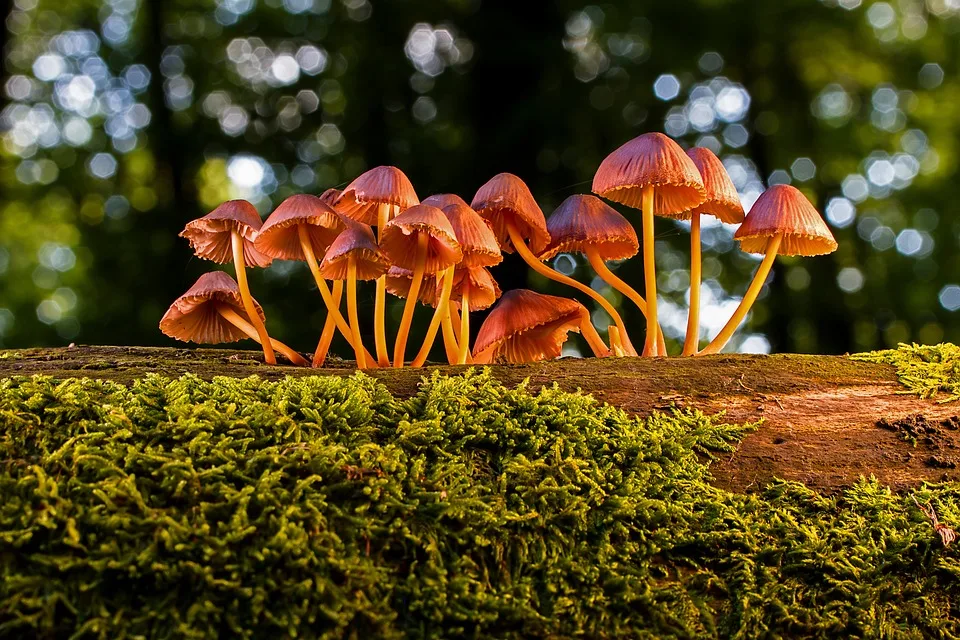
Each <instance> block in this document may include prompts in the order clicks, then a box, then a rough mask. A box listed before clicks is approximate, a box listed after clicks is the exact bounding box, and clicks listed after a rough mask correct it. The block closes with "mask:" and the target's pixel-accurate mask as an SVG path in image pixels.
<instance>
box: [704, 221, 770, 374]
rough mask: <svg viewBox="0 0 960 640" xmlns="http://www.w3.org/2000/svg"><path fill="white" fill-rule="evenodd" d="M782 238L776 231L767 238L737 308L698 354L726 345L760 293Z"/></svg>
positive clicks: (716, 351) (712, 351)
mask: <svg viewBox="0 0 960 640" xmlns="http://www.w3.org/2000/svg"><path fill="white" fill-rule="evenodd" d="M782 238H783V234H782V233H778V234H777V235H775V236H773V237H771V238H770V239H769V240H767V248H766V255H764V256H763V262H761V263H760V266H759V267H757V273H756V274H754V276H753V281H752V282H751V283H750V287H749V288H747V292H746V293H745V294H743V300H741V301H740V305H739V306H738V307H737V310H736V311H734V312H733V315H732V316H731V317H730V319H729V320H728V321H727V324H725V325H723V329H721V330H720V333H718V334H717V337H716V338H714V339H713V340H711V341H710V344H708V345H707V346H705V347H704V348H703V350H702V351H701V352H700V353H698V354H697V355H698V356H701V355H707V354H711V353H720V350H721V349H723V348H724V347H725V346H726V344H727V342H728V341H729V340H730V338H731V337H732V336H733V333H734V332H735V331H736V330H737V327H739V326H740V323H741V322H743V319H744V318H745V317H746V315H747V312H748V311H749V310H750V307H752V306H753V303H754V302H755V301H756V299H757V296H758V295H760V290H761V289H762V288H763V283H764V282H766V281H767V276H768V275H770V268H771V267H773V261H774V259H775V258H776V257H777V251H778V250H779V249H780V240H781V239H782Z"/></svg>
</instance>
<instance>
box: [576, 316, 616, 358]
mask: <svg viewBox="0 0 960 640" xmlns="http://www.w3.org/2000/svg"><path fill="white" fill-rule="evenodd" d="M580 333H581V335H583V337H584V338H585V339H586V341H587V344H588V345H590V350H591V351H593V355H595V356H596V357H598V358H606V357H607V356H609V355H610V350H609V349H607V345H605V344H604V343H603V339H602V338H601V337H600V334H599V333H597V329H596V327H594V326H593V323H592V322H591V321H590V313H589V312H588V311H587V310H586V309H584V310H583V313H582V315H581V320H580Z"/></svg>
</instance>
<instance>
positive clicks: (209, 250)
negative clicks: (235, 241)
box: [180, 200, 273, 267]
mask: <svg viewBox="0 0 960 640" xmlns="http://www.w3.org/2000/svg"><path fill="white" fill-rule="evenodd" d="M261 224H262V221H261V220H260V214H259V213H257V210H256V208H255V207H254V206H253V205H252V204H250V203H249V202H247V201H246V200H228V201H227V202H224V203H223V204H221V205H220V206H219V207H217V208H216V209H214V210H213V211H211V212H210V213H208V214H207V215H205V216H203V217H202V218H197V219H196V220H191V221H190V222H188V223H187V226H186V227H184V228H183V231H181V232H180V237H182V238H186V239H187V240H188V241H189V242H190V247H191V248H192V249H193V251H194V253H196V254H197V257H198V258H205V259H207V260H212V261H213V262H217V263H219V264H226V263H228V262H232V261H233V245H232V236H233V232H234V231H236V232H237V233H239V234H240V236H241V237H242V238H243V259H244V262H246V263H247V264H248V265H250V266H254V267H269V266H270V263H271V262H272V261H273V260H272V259H271V258H270V257H269V256H265V255H263V254H262V253H260V252H259V251H257V249H256V248H255V247H254V246H253V242H254V240H256V239H257V232H258V231H259V230H260V225H261Z"/></svg>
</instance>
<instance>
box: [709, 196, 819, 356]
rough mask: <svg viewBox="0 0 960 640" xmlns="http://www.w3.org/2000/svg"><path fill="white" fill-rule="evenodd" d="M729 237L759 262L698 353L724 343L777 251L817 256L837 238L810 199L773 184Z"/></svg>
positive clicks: (714, 349)
mask: <svg viewBox="0 0 960 640" xmlns="http://www.w3.org/2000/svg"><path fill="white" fill-rule="evenodd" d="M733 237H734V239H736V240H739V241H740V250H741V251H746V252H747V253H759V254H763V261H762V262H761V263H760V266H759V267H758V268H757V273H756V274H755V275H754V276H753V281H752V282H751V283H750V286H749V287H748V288H747V292H746V293H745V294H743V300H741V301H740V305H739V306H738V307H737V309H736V311H734V312H733V316H732V317H731V318H730V320H729V321H728V322H727V324H725V325H724V326H723V329H721V330H720V333H718V334H717V337H716V338H714V339H713V340H712V341H711V342H710V344H708V345H707V346H706V347H704V348H703V350H702V351H701V352H700V353H699V354H698V355H704V354H710V353H719V352H720V350H721V349H723V347H724V346H725V345H726V344H727V341H729V340H730V337H731V336H732V335H733V333H734V331H736V330H737V327H738V326H739V325H740V323H741V322H742V321H743V319H744V317H746V315H747V312H748V311H749V310H750V307H751V306H752V305H753V303H754V301H755V300H756V299H757V295H759V293H760V290H761V289H762V288H763V284H764V282H766V280H767V276H768V275H769V274H770V268H771V267H772V266H773V261H774V259H775V258H776V257H777V255H778V254H780V255H785V256H819V255H824V254H827V253H833V252H834V251H836V250H837V241H836V240H835V239H834V238H833V234H832V233H830V229H829V228H828V227H827V224H826V223H825V222H824V221H823V218H821V217H820V214H819V213H817V210H816V209H815V208H814V207H813V205H812V204H810V201H809V200H807V198H806V196H804V195H803V194H802V193H801V192H800V191H799V190H798V189H797V188H796V187H791V186H790V185H785V184H778V185H774V186H772V187H770V188H769V189H767V190H766V191H764V192H763V193H762V194H761V195H760V197H759V198H757V201H756V202H755V203H754V204H753V207H751V209H750V213H748V214H747V217H746V218H745V219H744V221H743V224H741V225H740V228H739V229H737V232H736V233H735V234H734V236H733Z"/></svg>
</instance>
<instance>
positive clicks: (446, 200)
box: [420, 193, 470, 209]
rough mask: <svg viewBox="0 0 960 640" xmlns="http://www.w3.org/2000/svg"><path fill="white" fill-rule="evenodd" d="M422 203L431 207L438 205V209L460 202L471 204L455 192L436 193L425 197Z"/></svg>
mask: <svg viewBox="0 0 960 640" xmlns="http://www.w3.org/2000/svg"><path fill="white" fill-rule="evenodd" d="M420 204H428V205H430V206H431V207H436V208H437V209H445V208H447V207H449V206H450V205H452V204H460V205H463V206H465V207H468V206H470V205H468V204H467V201H466V200H464V199H463V198H461V197H460V196H458V195H457V194H455V193H435V194H433V195H432V196H428V197H426V198H424V200H423V202H421V203H420Z"/></svg>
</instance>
